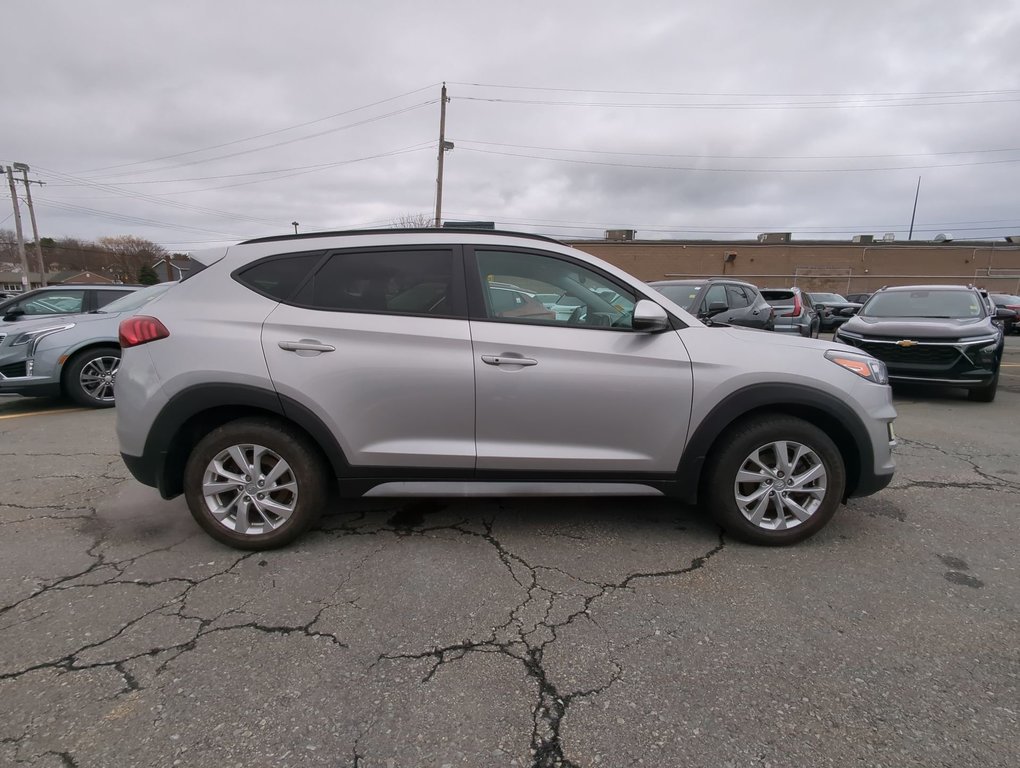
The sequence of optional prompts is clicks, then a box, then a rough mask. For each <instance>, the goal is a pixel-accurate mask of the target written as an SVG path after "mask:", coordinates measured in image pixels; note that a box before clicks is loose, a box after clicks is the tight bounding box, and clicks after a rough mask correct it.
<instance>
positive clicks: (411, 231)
mask: <svg viewBox="0 0 1020 768" xmlns="http://www.w3.org/2000/svg"><path fill="white" fill-rule="evenodd" d="M422 234H428V235H450V234H454V235H458V234H459V235H463V234H470V235H471V236H472V237H474V236H476V235H478V236H487V235H488V236H496V237H523V238H527V239H529V240H541V241H544V242H547V243H557V244H558V245H563V244H564V243H563V242H562V241H560V240H557V239H555V238H552V237H546V236H545V235H534V234H531V233H528V232H513V231H510V230H502V229H477V228H474V227H441V228H439V229H437V228H435V227H420V228H419V227H397V228H392V229H343V230H336V231H333V232H307V233H302V234H296V235H271V236H269V237H257V238H254V239H252V240H244V241H242V242H240V243H238V245H250V244H252V243H278V242H285V241H288V240H299V241H300V240H311V239H315V238H322V237H361V236H365V235H374V236H378V237H385V236H390V237H392V236H393V235H422Z"/></svg>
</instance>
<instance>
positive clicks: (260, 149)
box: [106, 99, 437, 179]
mask: <svg viewBox="0 0 1020 768" xmlns="http://www.w3.org/2000/svg"><path fill="white" fill-rule="evenodd" d="M436 101H437V99H429V100H428V101H423V102H420V103H418V104H414V105H412V106H410V107H404V108H403V109H398V110H395V111H393V112H387V113H386V114H384V115H377V116H375V117H370V118H367V119H365V120H359V121H358V122H356V123H348V124H346V125H340V126H337V127H335V128H330V129H328V130H325V131H319V132H318V133H312V134H309V135H308V136H299V137H297V138H295V139H288V140H286V141H278V142H276V143H275V144H267V145H266V146H264V147H253V148H252V149H243V150H240V151H238V152H230V153H228V154H225V155H216V156H215V157H206V158H202V159H200V160H189V161H188V162H186V163H176V164H174V165H166V166H163V167H161V168H150V169H148V170H142V171H125V172H124V173H115V174H113V175H112V176H108V177H106V178H107V179H115V178H117V177H118V176H135V175H138V174H145V173H156V172H158V171H166V170H170V169H172V168H184V167H187V166H189V165H199V164H201V163H211V162H215V161H217V160H226V159H229V158H231V157H240V156H241V155H250V154H252V153H254V152H263V151H265V150H267V149H275V148H276V147H282V146H286V145H288V144H295V143H297V142H299V141H308V140H309V139H316V138H319V137H320V136H326V135H328V134H331V133H337V132H339V131H345V130H347V129H348V128H357V127H359V126H362V125H368V124H369V123H374V122H377V121H379V120H385V119H386V118H389V117H394V116H396V115H402V114H405V113H407V112H412V111H414V110H416V109H421V108H422V107H427V106H429V105H430V104H435V103H436Z"/></svg>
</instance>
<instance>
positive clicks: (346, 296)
mask: <svg viewBox="0 0 1020 768" xmlns="http://www.w3.org/2000/svg"><path fill="white" fill-rule="evenodd" d="M463 287H464V279H463V271H462V268H461V265H460V260H459V259H458V258H457V257H456V256H455V254H454V252H453V250H452V249H436V248H431V249H419V248H409V249H406V250H401V249H385V250H383V249H378V250H366V251H340V252H336V253H333V254H331V255H330V256H329V257H328V258H327V259H326V262H325V263H324V264H323V265H322V266H321V267H320V268H319V269H318V270H317V271H316V272H315V274H314V275H312V277H311V279H309V280H308V282H307V283H306V284H305V285H304V286H303V287H302V288H301V290H300V291H299V292H298V294H297V295H296V296H295V297H294V301H293V303H295V304H298V305H299V306H303V307H308V308H310V309H325V310H333V311H340V312H370V313H389V314H402V315H426V316H434V317H463V316H465V315H466V301H465V299H464V292H463Z"/></svg>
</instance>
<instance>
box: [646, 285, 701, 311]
mask: <svg viewBox="0 0 1020 768" xmlns="http://www.w3.org/2000/svg"><path fill="white" fill-rule="evenodd" d="M652 287H653V288H654V289H655V290H657V291H658V292H659V293H661V294H662V295H663V296H665V297H666V298H667V299H669V300H670V301H672V302H673V303H674V304H679V305H680V306H681V307H683V308H684V309H693V308H694V305H695V304H697V303H698V294H699V292H700V291H701V289H702V287H703V286H702V285H653V286H652Z"/></svg>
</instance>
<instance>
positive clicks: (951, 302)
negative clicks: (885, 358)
mask: <svg viewBox="0 0 1020 768" xmlns="http://www.w3.org/2000/svg"><path fill="white" fill-rule="evenodd" d="M983 304H984V302H983V301H982V299H981V297H980V296H978V295H977V294H976V293H975V292H974V291H960V290H957V291H954V290H934V291H890V292H889V293H876V294H875V295H874V296H872V297H871V301H869V302H868V303H867V304H866V305H865V306H864V309H862V310H861V312H860V314H861V315H862V316H864V317H945V318H964V317H983V316H984V315H985V314H986V313H985V310H984V306H983Z"/></svg>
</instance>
